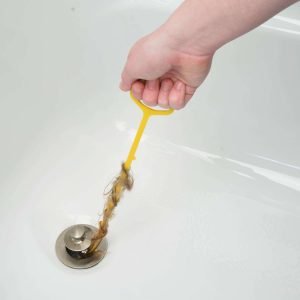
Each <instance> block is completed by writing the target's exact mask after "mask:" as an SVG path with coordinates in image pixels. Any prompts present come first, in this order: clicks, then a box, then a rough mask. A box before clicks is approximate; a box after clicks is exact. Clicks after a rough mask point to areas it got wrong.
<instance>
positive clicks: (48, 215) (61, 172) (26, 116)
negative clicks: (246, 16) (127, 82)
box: [0, 0, 300, 300]
mask: <svg viewBox="0 0 300 300" xmlns="http://www.w3.org/2000/svg"><path fill="white" fill-rule="evenodd" d="M178 3H179V1H167V0H164V1H163V0H161V1H158V0H156V1H154V0H153V1H142V0H140V1H133V0H132V1H129V0H128V1H124V0H123V1H121V0H118V1H112V0H110V1H99V0H98V1H96V0H87V1H78V0H73V1H70V0H68V1H67V0H60V1H58V0H54V1H38V0H30V1H16V0H6V1H5V0H2V1H0V4H1V9H0V41H1V48H0V103H1V110H0V125H1V126H0V136H1V147H0V224H1V228H0V241H1V244H2V247H1V258H2V261H1V271H0V299H1V300H15V299H18V300H27V299H28V300H29V299H30V300H31V299H44V300H47V299H49V300H50V299H51V300H53V299H74V300H77V299H78V300H79V299H80V300H82V299H96V298H98V299H107V300H112V299H113V300H116V299H122V300H125V299H130V300H135V299H139V300H140V299H143V300H147V299H149V300H150V299H151V300H152V299H205V300H208V299H222V300H224V299H230V300H232V299H239V300H240V299H243V300H247V299H256V300H260V299H261V300H265V299H272V300H275V299H278V300H279V299H285V300H292V299H299V297H300V138H299V137H300V118H299V115H300V89H299V78H300V55H299V54H300V25H299V24H300V4H297V5H295V6H293V7H291V8H289V9H288V10H286V11H284V12H282V13H281V14H280V15H279V16H276V17H275V18H274V19H272V20H270V21H269V22H267V23H266V24H264V25H263V26H262V27H260V28H258V29H256V30H255V31H253V32H251V33H249V34H248V35H246V36H244V37H242V38H240V39H238V40H236V41H234V42H233V43H230V44H228V45H226V46H225V47H224V48H223V49H221V50H220V51H219V52H218V53H217V55H216V57H215V60H214V64H213V68H212V71H211V74H210V76H209V78H208V79H207V81H206V82H205V84H204V85H203V87H202V88H201V89H200V90H199V91H198V93H197V95H196V96H195V98H194V100H193V101H192V102H191V103H190V105H188V107H187V108H186V109H185V110H182V111H180V112H176V113H175V114H174V115H173V116H172V117H166V118H155V119H153V120H151V122H150V124H149V126H148V127H147V130H146V134H145V137H144V139H143V142H142V144H141V147H140V148H139V150H138V153H137V160H136V161H135V162H134V164H133V172H134V177H135V186H134V189H133V190H132V191H131V192H130V193H126V196H125V197H124V199H123V200H122V203H121V204H120V205H119V207H118V209H117V212H116V217H115V218H114V219H113V221H112V223H111V227H110V232H109V236H108V239H109V253H108V254H107V256H106V257H105V259H104V260H103V261H102V262H101V263H100V264H99V265H98V266H97V267H95V268H92V269H89V270H84V271H76V270H72V269H68V268H66V267H65V266H64V265H62V264H61V263H60V262H59V261H58V259H57V258H56V256H55V251H54V244H55V240H56V238H57V236H58V234H59V233H60V232H61V231H62V230H63V229H64V228H66V227H67V226H69V225H72V224H75V223H84V222H86V223H90V224H95V222H96V221H97V219H98V214H99V213H100V211H101V208H102V206H103V201H104V200H103V197H102V192H103V189H104V187H105V186H106V185H107V183H109V182H110V180H111V178H112V177H113V176H114V175H115V174H116V173H117V172H118V170H119V167H120V163H121V161H122V160H124V159H125V158H126V155H127V152H128V150H129V146H130V142H131V140H132V137H133V135H134V132H135V130H136V128H137V125H138V123H139V119H140V112H139V110H138V108H137V107H135V106H134V104H133V103H132V102H131V101H130V100H129V97H128V95H127V94H124V93H122V92H120V91H119V89H118V83H119V77H120V72H121V69H122V66H123V63H124V60H125V58H126V55H127V52H128V49H129V47H130V46H131V45H132V43H133V42H134V41H135V40H136V39H137V38H139V37H140V36H142V35H144V34H146V33H148V32H149V31H151V30H153V29H154V28H155V27H156V26H157V25H158V24H160V23H161V22H162V21H163V20H165V18H166V17H167V16H168V15H169V13H170V12H171V11H172V10H173V9H174V7H175V6H176V5H177V4H178Z"/></svg>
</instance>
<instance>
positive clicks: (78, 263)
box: [55, 224, 107, 269]
mask: <svg viewBox="0 0 300 300" xmlns="http://www.w3.org/2000/svg"><path fill="white" fill-rule="evenodd" d="M96 231H97V228H96V227H94V226H91V225H88V224H77V225H73V226H71V227H68V228H66V229H65V230H64V231H63V232H62V233H61V234H60V235H59V236H58V238H57V240H56V244H55V250H56V255H57V257H58V259H59V260H60V261H61V262H62V263H63V264H64V265H66V266H68V267H70V268H73V269H87V268H90V267H93V266H95V265H96V264H98V263H99V262H100V261H101V260H102V259H103V257H104V256H105V254H106V251H107V240H106V238H104V239H103V240H102V241H101V243H100V245H99V246H98V247H97V249H96V250H95V251H94V252H93V253H91V254H89V253H88V249H89V247H90V245H91V243H92V238H93V236H94V234H95V232H96Z"/></svg>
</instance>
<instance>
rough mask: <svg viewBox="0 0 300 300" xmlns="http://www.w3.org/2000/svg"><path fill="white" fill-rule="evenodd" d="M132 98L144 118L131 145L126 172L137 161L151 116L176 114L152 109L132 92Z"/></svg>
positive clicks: (170, 111) (171, 110) (170, 110)
mask: <svg viewBox="0 0 300 300" xmlns="http://www.w3.org/2000/svg"><path fill="white" fill-rule="evenodd" d="M130 97H131V99H132V100H133V101H134V102H135V103H136V104H137V105H138V107H139V108H140V109H141V110H142V112H143V117H142V120H141V122H140V125H139V128H138V130H137V133H136V135H135V138H134V140H133V143H132V145H131V148H130V151H129V154H128V157H127V159H126V161H125V164H124V166H125V169H126V170H129V169H130V167H131V163H132V161H133V160H134V159H135V153H136V150H137V148H138V146H139V143H140V140H141V137H142V135H143V133H144V130H145V127H146V125H147V122H148V120H149V118H150V117H151V116H168V115H170V114H171V113H173V112H174V110H173V109H167V110H156V109H152V108H150V107H148V106H146V105H145V104H143V103H142V102H141V101H139V100H138V99H136V98H135V97H134V96H133V94H132V92H131V91H130Z"/></svg>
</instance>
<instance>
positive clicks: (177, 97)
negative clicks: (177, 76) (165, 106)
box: [169, 80, 185, 109]
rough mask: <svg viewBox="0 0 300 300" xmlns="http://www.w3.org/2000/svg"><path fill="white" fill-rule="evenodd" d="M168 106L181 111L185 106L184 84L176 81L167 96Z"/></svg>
mask: <svg viewBox="0 0 300 300" xmlns="http://www.w3.org/2000/svg"><path fill="white" fill-rule="evenodd" d="M169 106H170V107H171V108H174V109H181V108H183V107H184V106H185V84H184V83H183V82H182V81H180V80H178V81H176V82H175V84H174V86H173V87H172V89H171V91H170V94H169Z"/></svg>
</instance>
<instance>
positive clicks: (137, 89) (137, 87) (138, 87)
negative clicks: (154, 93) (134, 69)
mask: <svg viewBox="0 0 300 300" xmlns="http://www.w3.org/2000/svg"><path fill="white" fill-rule="evenodd" d="M144 89H145V84H144V83H143V82H142V81H140V80H137V81H135V82H134V83H133V84H132V88H131V90H132V94H133V96H134V97H135V98H137V99H139V100H142V99H143V93H144Z"/></svg>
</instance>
